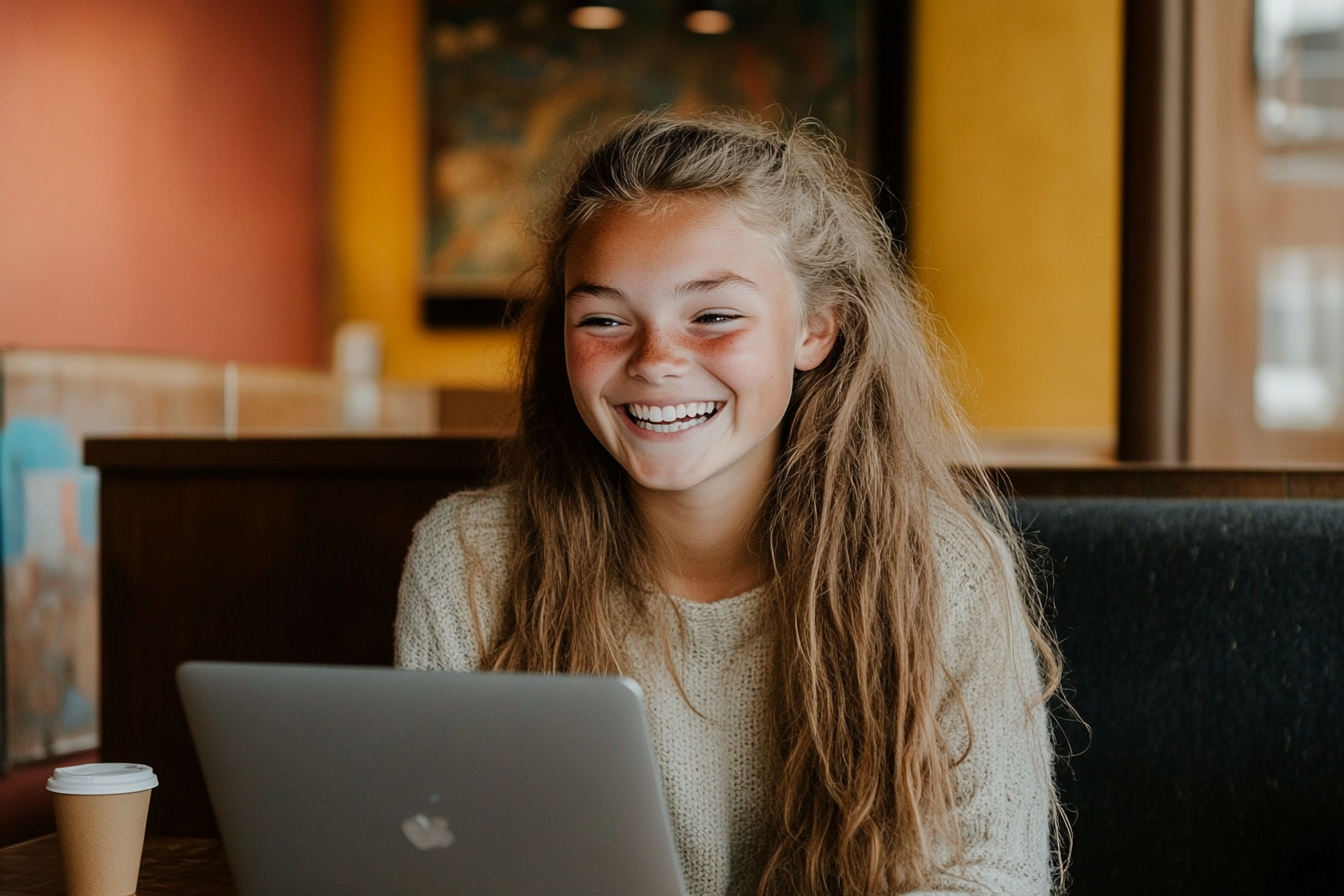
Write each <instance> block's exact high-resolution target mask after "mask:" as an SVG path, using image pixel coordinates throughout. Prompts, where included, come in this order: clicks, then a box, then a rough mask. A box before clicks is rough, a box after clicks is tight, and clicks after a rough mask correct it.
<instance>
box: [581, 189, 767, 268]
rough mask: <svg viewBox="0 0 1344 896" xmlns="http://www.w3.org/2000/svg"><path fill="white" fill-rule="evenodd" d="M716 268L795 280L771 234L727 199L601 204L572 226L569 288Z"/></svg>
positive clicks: (697, 198) (687, 199)
mask: <svg viewBox="0 0 1344 896" xmlns="http://www.w3.org/2000/svg"><path fill="white" fill-rule="evenodd" d="M711 270H712V271H731V272H733V273H736V274H739V275H741V276H743V277H746V278H748V279H752V280H755V279H757V277H766V278H783V279H787V280H789V281H790V282H791V281H792V277H791V271H790V270H789V269H788V266H787V265H786V264H785V262H784V260H783V257H782V255H781V254H780V253H779V252H778V251H777V249H776V247H775V243H774V241H773V240H772V239H771V238H770V236H769V235H768V234H766V233H764V232H762V230H761V229H760V228H757V227H754V226H752V225H751V224H749V223H748V222H747V221H746V220H745V219H744V218H743V216H742V215H740V214H739V213H738V212H737V211H736V210H735V209H734V208H733V207H732V206H731V204H729V203H728V202H725V201H724V200H722V199H710V198H701V197H691V198H685V199H676V200H672V201H661V202H658V203H657V204H656V205H653V206H651V207H649V206H633V207H632V206H616V207H612V208H608V209H604V210H603V211H601V212H598V213H597V214H595V215H594V216H593V217H592V218H590V219H589V220H588V221H586V222H584V223H583V224H582V225H581V226H580V227H579V228H578V229H577V230H576V231H575V233H574V236H573V237H572V238H571V240H570V242H569V245H568V247H567V250H566V252H565V288H566V290H568V289H571V288H572V287H573V286H574V285H575V284H576V283H578V282H580V281H583V282H588V281H594V278H597V279H598V280H601V279H602V278H610V277H624V278H639V279H644V278H650V277H659V276H663V277H669V278H676V277H688V278H691V279H694V278H695V277H698V276H703V275H704V274H705V273H707V272H709V271H711ZM602 285H615V284H602Z"/></svg>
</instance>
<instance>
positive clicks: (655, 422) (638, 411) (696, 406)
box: [626, 401, 719, 432]
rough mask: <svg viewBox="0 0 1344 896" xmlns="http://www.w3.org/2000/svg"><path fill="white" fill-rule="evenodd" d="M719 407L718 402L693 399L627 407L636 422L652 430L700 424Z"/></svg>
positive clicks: (658, 430) (688, 427)
mask: <svg viewBox="0 0 1344 896" xmlns="http://www.w3.org/2000/svg"><path fill="white" fill-rule="evenodd" d="M718 408H719V405H718V402H714V401H692V402H689V403H687V404H679V405H670V404H669V405H663V406H661V407H659V406H657V405H646V404H628V405H626V409H627V410H628V411H629V413H630V416H631V417H633V418H634V420H635V423H636V424H637V425H638V426H640V427H641V428H642V429H647V430H649V431H650V432H681V431H682V430H683V429H690V428H691V427H692V426H699V425H700V424H702V423H704V422H705V421H706V420H708V419H709V415H710V414H713V413H714V412H715V411H717V410H718Z"/></svg>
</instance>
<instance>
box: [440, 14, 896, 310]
mask: <svg viewBox="0 0 1344 896" xmlns="http://www.w3.org/2000/svg"><path fill="white" fill-rule="evenodd" d="M576 5H577V4H569V3H563V2H542V0H515V2H498V0H494V2H491V0H427V2H426V6H425V39H424V85H425V98H426V110H427V128H426V131H427V138H428V146H427V147H426V154H425V158H426V162H425V170H424V200H425V201H424V206H425V209H426V222H425V228H424V233H425V238H424V247H423V255H422V267H421V285H422V294H423V305H422V323H423V325H424V326H425V327H426V328H428V329H436V328H446V327H461V326H500V325H503V324H505V323H507V321H508V320H509V319H510V318H511V312H510V309H509V304H508V303H509V300H510V299H518V298H520V297H521V296H522V295H524V294H525V293H526V283H525V279H524V278H525V275H526V273H527V272H528V271H529V269H530V268H531V267H532V265H533V263H534V260H533V259H532V258H531V257H530V255H529V248H528V247H529V246H530V245H531V243H532V240H531V239H530V236H529V233H528V230H529V227H530V226H531V224H532V223H533V220H534V219H533V216H534V215H535V213H536V211H537V210H538V209H541V208H544V207H545V205H546V200H547V197H548V195H549V191H550V190H551V189H553V187H554V184H555V183H557V182H558V180H559V178H560V177H561V175H562V174H563V171H564V169H565V166H566V165H567V164H568V162H569V160H570V159H571V158H572V157H573V155H574V153H575V152H576V149H577V144H578V143H580V142H581V141H582V139H583V136H584V135H585V134H589V133H591V132H593V131H594V130H595V129H600V128H603V127H606V126H608V125H610V124H612V123H614V122H615V121H617V120H619V119H621V118H623V117H626V116H629V115H631V114H634V113H637V112H640V111H644V110H652V109H669V110H672V111H673V112H674V113H675V112H685V113H694V112H697V111H702V110H708V109H732V110H741V111H746V112H749V113H752V114H755V115H759V116H760V117H762V118H764V119H766V120H769V121H773V122H777V123H785V124H787V123H788V122H790V121H792V120H795V119H799V118H805V117H812V118H816V119H818V120H819V121H821V122H822V123H823V124H824V125H825V126H826V127H827V128H828V129H830V130H831V131H832V132H833V133H834V134H835V135H836V136H837V137H838V138H839V139H840V140H841V141H842V142H843V144H844V146H845V149H846V153H847V154H848V155H849V157H850V158H851V160H852V161H854V162H855V164H856V165H858V166H859V167H860V168H862V169H864V170H868V171H873V169H874V164H875V161H876V156H877V147H876V146H875V139H874V126H873V124H874V123H873V118H874V115H873V108H874V103H873V101H872V77H871V75H872V72H871V69H872V64H871V57H872V52H871V50H872V48H871V47H870V46H869V42H870V35H871V33H872V28H871V27H870V26H871V22H870V19H871V17H872V15H873V9H872V4H871V0H742V2H738V3H734V4H731V5H725V4H722V3H718V4H711V3H706V4H703V5H704V6H706V7H710V6H716V7H718V8H720V9H723V10H731V11H730V12H728V13H727V15H729V17H730V18H729V21H730V23H731V25H732V28H731V30H729V31H728V32H726V33H722V34H702V33H695V32H693V31H692V30H690V29H689V28H688V27H687V19H686V18H685V16H686V11H687V9H688V8H689V5H688V4H686V3H683V2H678V0H626V2H620V3H616V4H613V6H614V7H616V8H617V11H618V12H619V13H620V15H621V19H622V20H621V23H620V27H615V28H609V29H585V28H579V27H576V26H575V25H573V24H571V22H570V20H569V18H570V17H569V13H570V11H571V10H572V9H573V7H574V6H576ZM720 21H722V20H720Z"/></svg>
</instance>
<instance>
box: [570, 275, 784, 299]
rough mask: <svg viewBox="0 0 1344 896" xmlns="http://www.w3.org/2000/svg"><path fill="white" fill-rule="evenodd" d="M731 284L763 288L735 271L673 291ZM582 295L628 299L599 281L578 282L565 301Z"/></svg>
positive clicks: (756, 288) (696, 290)
mask: <svg viewBox="0 0 1344 896" xmlns="http://www.w3.org/2000/svg"><path fill="white" fill-rule="evenodd" d="M729 285H737V286H745V287H747V288H749V289H753V290H755V291H756V292H760V291H761V288H760V287H759V286H757V285H756V284H755V283H754V282H753V281H751V280H748V279H747V278H746V277H743V276H742V275H740V274H733V273H725V274H718V275H716V276H713V277H706V278H704V279H701V280H690V281H688V282H686V283H683V284H681V285H680V286H678V287H677V288H676V289H675V290H673V291H674V292H675V293H676V294H677V295H687V294H690V293H697V292H710V291H712V290H715V289H718V288H719V287H720V286H729ZM580 297H591V298H597V299H619V300H620V301H627V298H626V295H625V293H623V292H621V291H620V290H619V289H617V288H616V287H614V286H602V285H600V284H597V283H576V284H575V285H574V288H573V289H571V290H570V291H569V292H567V293H565V301H569V300H570V299H577V298H580Z"/></svg>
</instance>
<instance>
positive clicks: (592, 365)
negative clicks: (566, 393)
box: [565, 335, 625, 392]
mask: <svg viewBox="0 0 1344 896" xmlns="http://www.w3.org/2000/svg"><path fill="white" fill-rule="evenodd" d="M624 357H625V347H624V346H623V345H622V344H621V341H620V340H616V339H585V338H584V337H583V336H582V335H579V336H577V337H572V338H568V339H566V340H565V368H566V370H567V371H568V372H569V384H570V387H571V388H572V389H574V390H575V391H576V392H584V391H590V390H592V389H598V390H600V389H601V387H602V386H603V384H605V383H606V381H607V380H608V379H609V378H610V376H611V374H612V371H614V370H617V369H619V368H620V366H621V363H622V361H623V359H624Z"/></svg>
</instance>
